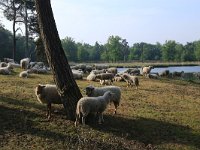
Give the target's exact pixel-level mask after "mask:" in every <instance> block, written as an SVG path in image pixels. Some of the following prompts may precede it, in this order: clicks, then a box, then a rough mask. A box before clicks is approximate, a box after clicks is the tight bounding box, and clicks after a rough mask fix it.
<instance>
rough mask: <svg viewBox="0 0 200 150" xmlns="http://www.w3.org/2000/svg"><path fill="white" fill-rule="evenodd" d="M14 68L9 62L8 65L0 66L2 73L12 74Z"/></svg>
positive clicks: (0, 72)
mask: <svg viewBox="0 0 200 150" xmlns="http://www.w3.org/2000/svg"><path fill="white" fill-rule="evenodd" d="M12 69H13V67H12V66H11V64H10V63H8V64H7V66H6V67H0V74H2V75H9V74H11V70H12Z"/></svg>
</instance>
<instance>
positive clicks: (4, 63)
mask: <svg viewBox="0 0 200 150" xmlns="http://www.w3.org/2000/svg"><path fill="white" fill-rule="evenodd" d="M7 65H8V64H7V63H6V62H0V67H1V68H2V67H6V66H7Z"/></svg>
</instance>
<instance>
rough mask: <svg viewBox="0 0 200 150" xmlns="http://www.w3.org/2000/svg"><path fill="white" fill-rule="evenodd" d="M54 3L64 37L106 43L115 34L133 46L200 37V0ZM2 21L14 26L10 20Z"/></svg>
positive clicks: (56, 0) (54, 0) (60, 0)
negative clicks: (139, 43)
mask: <svg viewBox="0 0 200 150" xmlns="http://www.w3.org/2000/svg"><path fill="white" fill-rule="evenodd" d="M51 4H52V9H53V13H54V18H55V21H56V25H57V29H58V32H59V35H60V38H61V39H63V38H65V37H71V38H73V39H74V40H75V41H76V42H82V43H88V44H91V45H94V43H95V42H96V41H98V42H99V43H100V44H105V43H106V42H107V40H108V38H109V36H111V35H114V36H116V35H118V36H120V37H121V38H123V39H126V40H127V41H128V42H129V45H132V44H134V43H137V42H146V43H151V44H155V43H156V42H160V43H161V44H163V43H165V41H166V40H175V41H176V42H179V43H182V44H186V43H187V42H193V41H196V40H200V28H199V27H200V19H199V18H200V9H199V6H200V0H51ZM0 20H2V17H1V18H0ZM2 23H3V24H4V25H5V27H6V28H7V29H9V30H11V29H12V24H11V23H9V22H8V21H5V20H4V19H3V21H2Z"/></svg>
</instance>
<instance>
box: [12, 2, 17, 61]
mask: <svg viewBox="0 0 200 150" xmlns="http://www.w3.org/2000/svg"><path fill="white" fill-rule="evenodd" d="M12 7H13V13H14V14H13V60H15V59H16V30H15V25H16V8H15V1H14V0H13V1H12Z"/></svg>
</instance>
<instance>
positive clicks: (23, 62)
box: [20, 58, 30, 69]
mask: <svg viewBox="0 0 200 150" xmlns="http://www.w3.org/2000/svg"><path fill="white" fill-rule="evenodd" d="M29 62H30V58H24V59H21V60H20V66H21V68H22V69H28V66H29Z"/></svg>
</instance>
